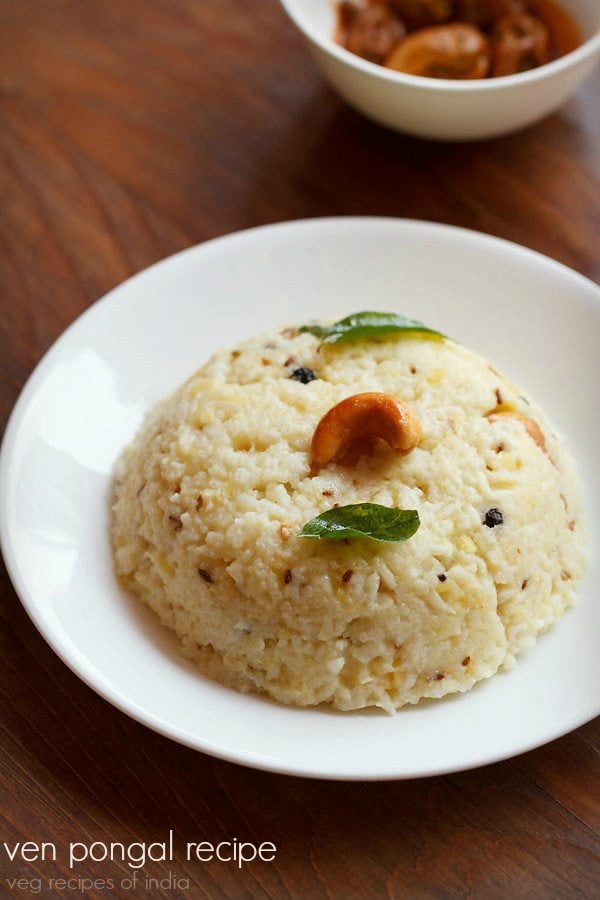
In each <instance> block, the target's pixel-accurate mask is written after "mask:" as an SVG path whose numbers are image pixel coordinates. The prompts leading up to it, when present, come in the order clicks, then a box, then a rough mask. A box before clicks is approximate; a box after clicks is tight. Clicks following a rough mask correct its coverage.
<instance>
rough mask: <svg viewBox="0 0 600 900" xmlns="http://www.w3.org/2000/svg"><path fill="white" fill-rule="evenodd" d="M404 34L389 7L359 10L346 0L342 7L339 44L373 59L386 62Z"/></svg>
mask: <svg viewBox="0 0 600 900" xmlns="http://www.w3.org/2000/svg"><path fill="white" fill-rule="evenodd" d="M405 34H406V29H405V27H404V25H403V24H402V22H401V21H400V19H398V18H397V16H395V15H394V13H393V12H392V11H391V10H390V9H388V8H387V7H386V6H379V5H377V6H367V7H365V8H364V9H359V8H357V7H355V6H354V5H353V4H352V3H344V4H342V6H341V7H340V36H339V42H340V44H342V45H343V46H345V47H346V49H347V50H349V51H350V52H351V53H355V54H356V55H357V56H362V57H363V59H368V60H370V62H374V63H383V61H384V59H385V58H386V56H387V55H388V53H390V51H391V50H392V49H393V48H394V47H395V46H396V44H397V43H398V41H400V40H402V38H403V37H404V35H405Z"/></svg>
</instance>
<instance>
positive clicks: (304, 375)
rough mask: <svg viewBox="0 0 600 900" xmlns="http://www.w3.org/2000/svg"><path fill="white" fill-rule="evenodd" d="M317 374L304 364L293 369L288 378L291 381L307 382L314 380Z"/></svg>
mask: <svg viewBox="0 0 600 900" xmlns="http://www.w3.org/2000/svg"><path fill="white" fill-rule="evenodd" d="M316 377H317V376H316V375H315V373H314V372H313V370H312V369H308V368H307V367H306V366H301V367H300V368H299V369H294V371H293V372H292V374H291V375H290V378H291V379H292V380H293V381H300V382H301V383H302V384H308V382H309V381H314V380H315V378H316Z"/></svg>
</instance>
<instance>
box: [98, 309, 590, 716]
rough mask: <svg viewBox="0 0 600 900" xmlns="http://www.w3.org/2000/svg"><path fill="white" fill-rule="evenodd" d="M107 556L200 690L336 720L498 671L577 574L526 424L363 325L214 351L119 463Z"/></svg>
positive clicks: (511, 397)
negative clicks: (219, 689)
mask: <svg viewBox="0 0 600 900" xmlns="http://www.w3.org/2000/svg"><path fill="white" fill-rule="evenodd" d="M113 544H114V553H115V559H116V566H117V571H118V573H119V575H120V576H121V578H122V579H123V580H124V581H125V583H126V584H127V585H128V586H129V587H130V588H131V589H132V590H134V591H135V592H136V593H137V594H138V595H139V596H140V597H141V599H142V600H143V601H144V602H145V603H146V604H148V606H150V607H151V609H153V610H154V611H155V612H156V613H157V614H158V615H159V617H160V619H161V621H162V622H163V623H164V624H165V625H166V626H167V627H169V628H171V629H173V630H174V631H175V632H176V633H177V635H178V636H179V638H180V640H181V643H182V648H183V651H184V652H185V654H186V655H189V656H191V657H192V658H193V659H195V660H196V661H197V663H198V665H199V666H200V668H201V669H202V671H203V672H204V673H206V674H208V675H210V676H211V677H214V678H216V679H218V680H219V681H221V682H223V683H225V684H227V685H229V686H231V687H235V688H237V689H239V690H243V691H257V692H264V693H266V694H268V695H269V696H271V697H273V698H275V699H276V700H279V701H281V702H283V703H289V704H297V705H300V706H308V705H312V704H318V703H324V702H326V703H331V704H332V705H334V706H335V707H337V708H339V709H344V710H350V709H360V708H362V707H366V706H378V707H382V708H383V709H385V710H388V711H394V710H396V709H398V708H399V707H401V706H403V705H404V704H406V703H416V702H418V701H419V700H420V699H421V698H423V697H442V696H444V695H445V694H449V693H453V692H457V691H466V690H469V689H470V688H471V687H472V686H473V685H474V684H475V683H476V682H477V681H479V680H481V679H484V678H488V677H489V676H491V675H493V674H494V673H496V672H497V671H498V670H499V669H501V668H502V667H508V666H511V665H512V664H513V663H514V661H515V657H516V656H517V654H518V653H519V652H520V651H521V650H523V649H525V648H527V647H529V646H531V645H532V644H533V643H534V641H535V639H536V637H537V635H538V634H539V633H540V632H542V631H543V630H544V629H545V628H547V627H548V626H549V625H550V624H552V623H553V622H554V621H555V620H556V619H558V618H559V617H560V616H561V615H562V613H563V612H564V610H565V609H566V608H567V607H568V606H570V605H571V604H572V602H573V600H574V585H575V583H576V581H577V580H578V579H579V578H580V576H581V574H582V571H583V566H584V556H585V553H584V540H583V534H582V527H581V509H580V492H579V487H578V482H577V477H576V474H575V471H574V467H573V464H572V462H571V459H570V458H569V456H568V454H567V452H566V451H565V448H564V447H563V446H562V444H561V443H560V442H559V440H558V439H557V437H556V435H555V434H554V432H553V430H552V429H551V427H550V426H549V424H548V422H547V420H546V418H545V416H544V414H543V412H542V411H541V410H540V409H539V407H537V406H536V405H535V404H534V403H533V402H532V401H531V400H530V399H529V398H527V397H526V396H525V395H524V393H523V392H522V391H521V390H520V389H518V388H516V387H515V386H514V385H513V384H512V383H511V382H510V381H509V380H507V378H505V377H504V376H503V375H502V374H501V373H499V372H498V371H497V370H496V369H494V368H493V367H492V366H491V365H490V364H489V363H488V362H487V361H486V360H484V359H482V358H481V357H479V356H477V355H476V354H474V353H472V352H470V351H468V350H466V349H465V348H463V347H461V346H460V345H458V344H456V343H454V342H452V341H450V340H445V339H443V338H442V337H441V336H440V335H438V334H437V333H436V332H433V331H430V330H428V329H426V328H425V327H424V326H420V325H419V323H414V322H411V321H410V320H404V319H402V318H401V317H397V316H390V315H381V316H379V315H378V314H358V315H356V316H353V317H349V318H348V319H346V320H342V322H340V323H335V324H334V325H332V326H314V327H311V328H310V329H301V330H299V329H297V328H288V329H285V330H283V331H281V330H276V331H273V332H270V333H268V334H266V335H262V336H259V337H256V338H253V339H252V340H249V341H247V342H245V343H243V344H241V345H240V346H239V347H237V348H236V349H234V350H222V351H219V352H218V353H216V354H215V355H214V356H213V357H212V359H211V360H210V361H209V362H208V363H207V364H206V365H205V366H204V367H203V368H201V369H200V370H199V371H198V372H197V373H196V374H195V375H194V376H192V378H190V380H189V381H188V382H187V383H186V384H185V385H183V387H181V388H180V389H179V390H178V391H177V392H176V393H175V394H174V395H173V396H172V397H170V398H169V399H167V400H166V401H164V402H163V403H162V404H161V405H160V406H159V407H158V408H156V409H155V410H154V411H153V412H152V413H151V415H150V417H149V419H148V421H147V422H146V424H145V426H144V427H143V429H142V431H141V432H140V434H138V436H137V437H136V439H135V441H134V442H133V444H132V445H131V446H130V447H129V448H127V450H126V451H125V453H124V455H123V457H122V459H121V461H120V463H119V467H118V472H117V478H116V483H115V497H114V519H113Z"/></svg>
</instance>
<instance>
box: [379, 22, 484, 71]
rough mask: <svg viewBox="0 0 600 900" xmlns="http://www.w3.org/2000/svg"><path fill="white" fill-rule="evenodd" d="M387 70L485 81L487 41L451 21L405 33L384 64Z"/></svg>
mask: <svg viewBox="0 0 600 900" xmlns="http://www.w3.org/2000/svg"><path fill="white" fill-rule="evenodd" d="M385 64H386V66H387V67H388V68H389V69H395V70H396V71H397V72H407V73H408V74H410V75H424V76H426V77H427V78H455V79H459V78H485V76H486V75H487V73H488V69H489V66H490V48H489V41H488V39H487V38H486V37H485V35H484V34H482V33H481V31H479V30H478V29H477V28H474V27H473V26H472V25H465V24H463V23H461V22H454V23H452V24H451V25H436V26H434V27H432V28H423V29H422V30H421V31H415V32H414V33H413V34H409V36H408V37H407V38H405V39H404V40H403V41H401V43H400V44H398V46H397V47H396V48H395V49H394V50H392V52H391V53H390V55H389V56H388V58H387V59H386V61H385Z"/></svg>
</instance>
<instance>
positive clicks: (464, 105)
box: [280, 0, 600, 141]
mask: <svg viewBox="0 0 600 900" xmlns="http://www.w3.org/2000/svg"><path fill="white" fill-rule="evenodd" d="M280 2H281V4H282V6H283V7H284V9H285V10H286V11H287V13H288V15H289V17H290V18H291V19H292V21H293V22H294V23H295V24H296V25H297V27H298V28H299V29H300V31H301V32H302V34H303V35H304V37H305V38H306V40H307V42H308V46H309V48H310V50H311V52H312V55H313V57H314V58H315V60H316V62H317V65H318V66H319V68H320V69H321V71H322V73H323V75H324V76H325V78H326V79H327V81H328V82H329V83H330V85H331V87H332V88H333V89H334V90H335V91H336V92H337V93H338V94H339V95H340V96H341V97H343V98H344V100H347V102H348V103H349V104H350V105H351V106H353V107H355V109H357V110H358V111H359V112H361V113H364V114H365V115H366V116H368V117H369V118H370V119H374V120H375V121H376V122H379V123H380V124H382V125H387V126H388V127H390V128H394V129H396V130H397V131H406V132H408V133H410V134H415V135H417V136H419V137H426V138H435V139H437V140H447V141H466V140H479V139H483V138H490V137H497V136H498V135H501V134H506V133H508V132H510V131H516V130H517V129H519V128H523V127H525V126H526V125H530V124H532V123H533V122H536V121H538V120H539V119H542V118H544V116H547V115H548V113H551V112H552V111H553V110H555V109H557V108H558V107H559V106H561V105H562V104H563V103H564V102H565V101H566V100H568V98H569V97H570V96H571V95H572V94H573V93H574V91H575V90H576V89H577V88H578V87H579V85H580V84H581V82H582V81H583V80H584V79H585V78H586V77H587V76H588V75H589V74H590V72H592V70H593V69H594V66H595V65H596V63H597V62H598V57H599V56H600V0H561V3H562V6H563V7H564V8H565V9H567V10H568V11H569V12H570V13H572V15H573V16H574V18H575V19H576V21H577V22H578V23H579V25H580V27H581V30H582V32H583V35H584V38H585V41H584V43H583V44H582V45H581V47H578V48H577V50H574V51H573V52H572V53H568V54H567V55H566V56H563V57H561V58H560V59H557V60H555V61H554V62H552V63H549V64H548V65H546V66H541V67H540V68H538V69H532V70H531V71H529V72H524V73H522V74H520V75H509V76H507V77H504V78H489V79H484V80H481V81H449V80H443V79H439V78H422V77H420V76H415V75H405V74H403V73H401V72H393V71H391V70H389V69H385V68H383V66H377V65H375V64H373V63H370V62H367V61H366V60H364V59H361V58H360V57H359V56H355V55H354V54H353V53H349V52H348V51H347V50H344V49H343V48H342V47H340V46H339V45H338V44H336V43H335V42H334V40H333V37H332V35H333V32H334V25H335V4H334V3H333V0H280Z"/></svg>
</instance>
